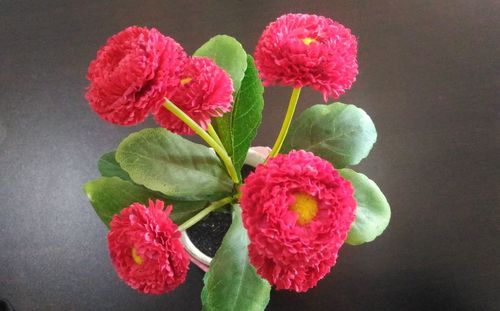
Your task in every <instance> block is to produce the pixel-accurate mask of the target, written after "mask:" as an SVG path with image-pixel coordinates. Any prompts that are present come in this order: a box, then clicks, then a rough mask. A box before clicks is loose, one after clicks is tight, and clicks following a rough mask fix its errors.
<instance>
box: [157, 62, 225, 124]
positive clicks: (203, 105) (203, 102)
mask: <svg viewBox="0 0 500 311" xmlns="http://www.w3.org/2000/svg"><path fill="white" fill-rule="evenodd" d="M233 90H234V89H233V83H232V80H231V78H230V77H229V75H228V74H227V73H226V72H225V71H224V70H222V69H221V68H220V67H219V66H217V65H216V64H215V63H214V62H213V61H212V60H210V59H208V58H205V57H192V58H190V59H189V61H187V62H186V64H185V66H184V67H183V68H182V70H181V72H180V74H179V79H178V81H177V85H176V87H175V88H172V90H171V92H169V93H167V94H166V97H167V98H168V99H169V100H170V101H171V102H172V103H174V105H176V106H177V107H179V108H180V109H181V110H182V111H184V113H186V114H187V115H188V116H190V117H191V118H192V119H193V120H194V121H196V122H197V123H198V124H199V125H200V126H201V127H202V128H203V129H206V128H207V126H208V124H209V123H210V119H211V118H212V117H220V116H222V114H223V113H225V112H228V111H230V110H231V109H232V105H231V102H232V101H233V96H232V94H233ZM155 120H156V122H157V123H158V124H159V125H160V126H162V127H164V128H166V129H168V130H170V131H172V132H174V133H177V134H194V132H193V131H192V130H191V129H190V128H189V127H188V126H187V125H186V124H185V123H184V122H182V121H181V120H180V119H179V118H177V117H176V116H175V115H173V114H172V113H171V112H170V111H168V110H167V109H166V108H164V107H160V108H159V109H158V111H157V112H156V113H155Z"/></svg>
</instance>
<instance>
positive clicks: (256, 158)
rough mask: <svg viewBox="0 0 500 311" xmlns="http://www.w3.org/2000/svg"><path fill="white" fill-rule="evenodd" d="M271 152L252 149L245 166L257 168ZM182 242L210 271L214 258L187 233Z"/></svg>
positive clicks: (194, 258)
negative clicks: (203, 250) (195, 243)
mask: <svg viewBox="0 0 500 311" xmlns="http://www.w3.org/2000/svg"><path fill="white" fill-rule="evenodd" d="M270 152H271V148H269V147H251V148H250V149H249V150H248V153H247V157H246V159H245V164H246V165H250V166H253V167H256V166H257V165H259V164H260V163H264V161H265V160H266V158H267V156H268V155H269V153H270ZM181 242H182V244H184V248H185V249H186V251H187V252H188V254H189V257H190V259H191V261H192V262H193V263H194V264H195V265H197V266H198V267H200V268H201V269H202V270H203V271H205V272H206V271H208V267H209V266H210V263H211V262H212V257H210V256H208V255H206V254H205V253H203V252H202V251H200V250H199V249H198V247H196V245H194V244H193V242H192V241H191V239H190V238H189V235H188V233H187V231H183V232H182V234H181Z"/></svg>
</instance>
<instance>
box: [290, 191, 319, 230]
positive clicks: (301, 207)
mask: <svg viewBox="0 0 500 311" xmlns="http://www.w3.org/2000/svg"><path fill="white" fill-rule="evenodd" d="M294 197H295V203H293V205H292V206H290V210H292V211H294V212H295V213H297V215H298V216H299V217H298V219H297V223H298V224H299V225H301V226H303V225H307V224H308V223H310V222H311V221H312V220H313V219H314V217H316V214H317V213H318V202H317V201H316V199H315V198H314V197H313V196H310V195H309V194H307V193H302V192H299V193H296V194H294Z"/></svg>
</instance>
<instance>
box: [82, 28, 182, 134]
mask: <svg viewBox="0 0 500 311" xmlns="http://www.w3.org/2000/svg"><path fill="white" fill-rule="evenodd" d="M186 57H187V56H186V54H185V52H184V50H183V49H182V47H181V46H180V45H179V44H178V43H177V42H175V41H174V40H173V39H172V38H169V37H166V36H164V35H162V34H161V33H160V32H159V31H158V30H156V29H154V28H152V29H147V28H145V27H136V26H132V27H128V28H126V29H125V30H123V31H121V32H119V33H118V34H116V35H114V36H112V37H111V38H109V39H108V41H107V43H106V45H104V46H103V47H102V48H101V49H100V50H99V51H98V52H97V57H96V59H95V60H93V61H92V62H91V63H90V66H89V69H88V73H87V79H88V80H89V81H90V85H89V87H88V89H87V93H86V94H85V97H86V99H87V100H88V101H89V103H90V107H92V109H93V110H94V111H95V112H96V113H97V114H98V115H99V116H100V117H101V118H102V119H104V120H106V121H109V122H111V123H114V124H119V125H134V124H137V123H140V122H142V121H144V119H145V118H146V116H147V115H148V113H149V112H150V111H151V110H156V107H157V106H158V105H160V104H161V102H162V101H163V96H164V94H165V93H166V92H167V90H168V89H169V88H171V86H172V84H174V83H175V82H176V81H177V80H176V78H177V73H178V71H179V68H180V66H181V64H182V63H183V62H184V61H185V59H186Z"/></svg>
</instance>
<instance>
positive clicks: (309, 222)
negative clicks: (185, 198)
mask: <svg viewBox="0 0 500 311" xmlns="http://www.w3.org/2000/svg"><path fill="white" fill-rule="evenodd" d="M241 208H242V217H243V224H244V226H245V228H246V229H247V231H248V236H249V239H250V245H249V246H248V251H249V256H250V261H251V263H252V265H253V266H254V267H255V268H256V270H257V273H258V274H259V275H261V276H262V277H263V278H265V279H267V280H268V281H269V282H270V283H271V284H274V285H275V286H276V288H277V289H289V290H293V291H297V292H305V291H307V290H308V289H309V288H311V287H313V286H315V285H316V283H317V282H318V281H319V280H320V279H322V278H323V277H324V276H325V275H326V274H327V273H328V272H329V271H330V268H331V267H332V266H333V265H334V264H335V262H336V259H337V253H338V251H339V249H340V247H341V246H342V244H343V243H344V241H345V239H346V238H347V233H348V231H349V228H350V226H351V223H352V222H353V221H354V218H355V214H354V212H355V209H356V201H355V200H354V196H353V189H352V187H351V184H350V182H349V181H346V180H344V179H343V178H342V177H341V176H340V175H339V173H338V172H337V171H336V170H335V169H334V168H333V166H332V165H331V164H330V163H329V162H327V161H325V160H323V159H321V158H319V157H317V156H315V155H313V154H312V153H310V152H305V151H292V152H290V154H288V155H278V156H277V157H275V158H270V159H269V160H268V162H267V163H266V164H262V165H259V166H258V167H257V169H256V170H255V172H254V173H251V174H250V175H249V176H248V177H247V178H246V180H245V183H244V185H243V186H242V187H241Z"/></svg>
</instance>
